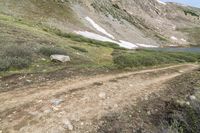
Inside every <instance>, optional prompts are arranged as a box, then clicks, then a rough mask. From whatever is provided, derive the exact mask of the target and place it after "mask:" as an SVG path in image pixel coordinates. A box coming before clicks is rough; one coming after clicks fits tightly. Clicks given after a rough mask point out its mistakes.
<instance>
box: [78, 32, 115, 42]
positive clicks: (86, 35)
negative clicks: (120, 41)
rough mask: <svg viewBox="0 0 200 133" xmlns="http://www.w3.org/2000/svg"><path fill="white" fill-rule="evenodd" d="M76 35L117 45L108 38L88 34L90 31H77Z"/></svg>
mask: <svg viewBox="0 0 200 133" xmlns="http://www.w3.org/2000/svg"><path fill="white" fill-rule="evenodd" d="M75 33H76V34H78V35H81V36H84V37H86V38H90V39H94V40H98V41H103V42H113V43H116V41H114V40H112V39H110V38H108V37H104V36H101V35H99V34H96V33H92V32H88V31H75Z"/></svg>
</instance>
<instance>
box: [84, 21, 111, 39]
mask: <svg viewBox="0 0 200 133" xmlns="http://www.w3.org/2000/svg"><path fill="white" fill-rule="evenodd" d="M85 19H86V20H87V21H88V22H89V23H90V24H91V25H92V26H93V27H94V28H95V29H96V30H97V31H99V32H101V33H103V34H104V35H106V36H108V37H110V38H112V39H115V37H114V36H113V35H111V34H109V33H108V32H107V31H106V30H105V29H103V28H102V27H101V26H99V25H98V24H97V23H95V22H94V21H93V20H92V19H91V18H90V17H85Z"/></svg>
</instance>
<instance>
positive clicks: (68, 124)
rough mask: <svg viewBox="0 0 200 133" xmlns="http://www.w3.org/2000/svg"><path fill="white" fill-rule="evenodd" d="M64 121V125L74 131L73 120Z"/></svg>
mask: <svg viewBox="0 0 200 133" xmlns="http://www.w3.org/2000/svg"><path fill="white" fill-rule="evenodd" d="M63 123H64V127H65V128H67V129H69V130H70V131H72V130H73V129H74V127H73V125H72V124H71V122H70V121H69V120H68V119H66V120H63Z"/></svg>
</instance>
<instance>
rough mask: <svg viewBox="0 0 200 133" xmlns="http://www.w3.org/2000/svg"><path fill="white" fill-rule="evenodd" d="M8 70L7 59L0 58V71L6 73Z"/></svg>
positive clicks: (8, 63)
mask: <svg viewBox="0 0 200 133" xmlns="http://www.w3.org/2000/svg"><path fill="white" fill-rule="evenodd" d="M9 68H10V62H9V61H8V59H7V58H4V59H3V58H0V71H7V70H8V69H9Z"/></svg>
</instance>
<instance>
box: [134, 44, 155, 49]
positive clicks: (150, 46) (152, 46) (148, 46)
mask: <svg viewBox="0 0 200 133" xmlns="http://www.w3.org/2000/svg"><path fill="white" fill-rule="evenodd" d="M136 45H138V46H139V47H143V48H158V46H155V45H147V44H140V43H136Z"/></svg>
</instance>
